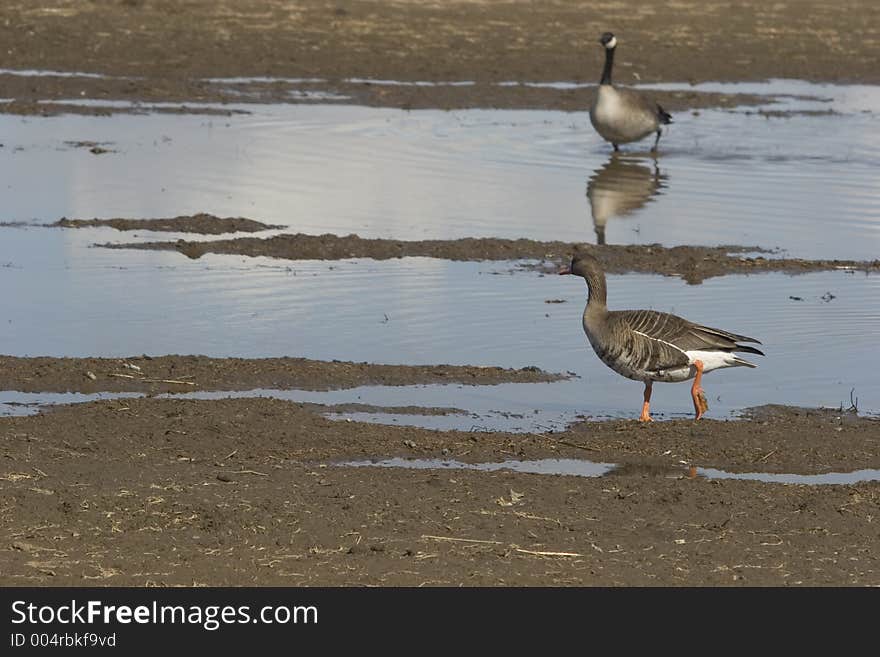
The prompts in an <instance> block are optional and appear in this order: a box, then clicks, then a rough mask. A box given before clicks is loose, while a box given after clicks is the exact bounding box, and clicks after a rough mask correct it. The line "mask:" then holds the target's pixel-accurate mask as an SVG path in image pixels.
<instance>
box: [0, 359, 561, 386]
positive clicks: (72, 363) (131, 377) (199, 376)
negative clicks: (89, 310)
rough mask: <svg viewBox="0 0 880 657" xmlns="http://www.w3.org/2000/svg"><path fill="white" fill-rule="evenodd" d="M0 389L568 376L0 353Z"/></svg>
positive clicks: (488, 381) (475, 368) (485, 381)
mask: <svg viewBox="0 0 880 657" xmlns="http://www.w3.org/2000/svg"><path fill="white" fill-rule="evenodd" d="M0 373H2V376H0V386H2V388H3V389H5V390H18V391H20V392H82V393H93V392H150V393H163V392H191V391H194V390H250V389H254V388H276V389H291V388H298V389H301V390H338V389H343V388H355V387H357V386H364V385H383V386H404V385H415V384H428V383H461V384H468V385H493V384H498V383H541V382H550V381H559V380H562V379H565V378H568V377H569V375H567V374H554V373H550V372H544V371H543V370H541V369H539V368H537V367H526V368H521V369H505V368H502V367H491V366H479V365H468V366H460V365H377V364H373V363H351V362H342V361H333V362H328V361H319V360H309V359H306V358H258V359H242V358H208V357H205V356H133V357H131V358H124V359H117V358H49V357H37V358H20V357H16V356H0Z"/></svg>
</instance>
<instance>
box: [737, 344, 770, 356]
mask: <svg viewBox="0 0 880 657" xmlns="http://www.w3.org/2000/svg"><path fill="white" fill-rule="evenodd" d="M734 351H741V352H743V353H746V354H758V355H759V356H763V355H764V352H763V351H761V350H760V349H755V348H754V347H747V346H746V345H743V344H738V345H736V348H735V349H734Z"/></svg>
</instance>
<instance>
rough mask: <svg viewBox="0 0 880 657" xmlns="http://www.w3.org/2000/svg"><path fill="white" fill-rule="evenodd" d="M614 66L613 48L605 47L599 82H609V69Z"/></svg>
mask: <svg viewBox="0 0 880 657" xmlns="http://www.w3.org/2000/svg"><path fill="white" fill-rule="evenodd" d="M613 67H614V48H605V67H604V68H603V69H602V79H601V80H600V81H599V84H611V69H612V68H613Z"/></svg>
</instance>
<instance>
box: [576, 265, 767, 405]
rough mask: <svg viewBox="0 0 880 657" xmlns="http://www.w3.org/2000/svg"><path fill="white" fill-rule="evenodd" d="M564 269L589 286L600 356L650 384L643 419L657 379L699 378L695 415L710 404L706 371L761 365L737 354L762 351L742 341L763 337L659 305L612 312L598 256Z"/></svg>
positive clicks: (591, 334) (590, 330)
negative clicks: (705, 386)
mask: <svg viewBox="0 0 880 657" xmlns="http://www.w3.org/2000/svg"><path fill="white" fill-rule="evenodd" d="M559 273H560V274H574V275H577V276H581V277H583V278H584V279H585V280H586V282H587V287H588V289H589V301H588V302H587V307H586V308H585V309H584V315H583V326H584V332H585V333H586V334H587V339H588V340H589V342H590V345H591V346H592V347H593V350H594V351H595V352H596V355H597V356H598V357H599V359H600V360H601V361H602V362H603V363H605V364H606V365H607V366H608V367H610V368H611V369H612V370H614V371H615V372H617V373H618V374H620V375H622V376H625V377H627V378H628V379H634V380H636V381H642V382H644V384H645V397H644V405H643V407H642V415H641V416H640V418H639V419H641V420H644V421H648V420H650V419H651V417H650V415H649V413H648V408H649V401H650V398H651V386H652V385H653V383H654V382H655V381H659V382H664V383H679V382H682V381H687V380H688V379H694V384H693V386H692V387H691V397H692V399H693V402H694V410H695V412H696V419H700V418H701V417H702V416H703V413H705V412H706V410H707V409H708V407H709V406H708V403H707V402H706V398H705V395H704V394H703V389H702V388H701V387H700V383H701V381H702V375H703V374H704V373H706V372H711V371H712V370H717V369H722V368H726V367H757V365H755V364H753V363H750V362H749V361H747V360H745V359H744V358H741V357H740V356H738V355H737V354H736V353H735V352H745V353H751V354H757V355H760V356H763V355H764V354H763V352H761V351H759V350H758V349H756V348H754V347H751V346H748V345H744V344H740V343H742V342H753V343H757V344H760V342H759V341H758V340H755V339H754V338H750V337H748V336H745V335H738V334H736V333H731V332H730V331H725V330H723V329H716V328H711V327H708V326H702V325H700V324H695V323H694V322H691V321H689V320H687V319H684V318H682V317H678V316H677V315H672V314H669V313H661V312H657V311H655V310H618V311H609V310H608V306H607V304H606V297H607V292H606V282H605V274H604V272H603V271H602V267H601V265H600V264H599V261H598V260H596V259H595V258H594V257H592V256H589V255H581V256H578V257H576V258H574V259H573V260H572V262H571V266H570V267H567V268H565V269H563V270H562V271H560V272H559Z"/></svg>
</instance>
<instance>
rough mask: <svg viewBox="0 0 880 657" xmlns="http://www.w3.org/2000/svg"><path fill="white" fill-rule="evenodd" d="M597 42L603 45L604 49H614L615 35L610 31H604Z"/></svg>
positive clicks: (615, 45)
mask: <svg viewBox="0 0 880 657" xmlns="http://www.w3.org/2000/svg"><path fill="white" fill-rule="evenodd" d="M599 43H601V44H602V45H603V46H605V50H614V49H615V48H616V47H617V37H616V36H614V35H613V34H611V32H606V33H605V34H603V35H602V37H601V38H600V39H599Z"/></svg>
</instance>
